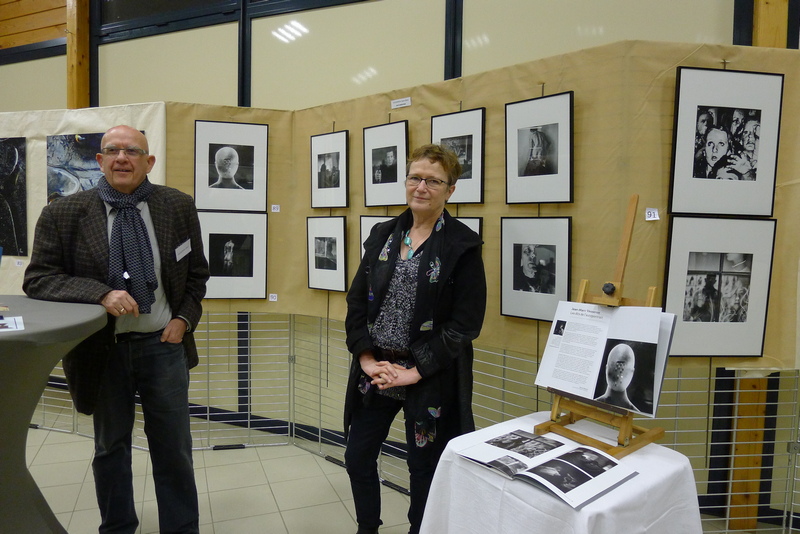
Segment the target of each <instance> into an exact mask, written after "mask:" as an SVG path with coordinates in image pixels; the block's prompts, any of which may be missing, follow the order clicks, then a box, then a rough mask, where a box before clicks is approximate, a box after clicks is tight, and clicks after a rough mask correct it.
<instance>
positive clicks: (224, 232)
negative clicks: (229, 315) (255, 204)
mask: <svg viewBox="0 0 800 534" xmlns="http://www.w3.org/2000/svg"><path fill="white" fill-rule="evenodd" d="M198 216H199V218H200V227H201V228H202V231H203V248H204V249H205V253H206V258H208V269H209V272H210V274H211V278H209V280H208V283H207V284H206V288H207V289H206V297H205V298H207V299H263V298H266V292H267V214H266V213H240V212H234V213H231V212H228V213H224V212H202V211H201V212H199V213H198Z"/></svg>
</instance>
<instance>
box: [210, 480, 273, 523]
mask: <svg viewBox="0 0 800 534" xmlns="http://www.w3.org/2000/svg"><path fill="white" fill-rule="evenodd" d="M208 498H209V500H210V501H211V518H212V519H213V521H214V523H215V524H216V523H217V522H218V521H230V520H233V519H238V518H242V517H249V516H254V515H264V514H272V513H274V512H277V511H278V505H277V503H276V502H275V498H274V497H273V495H272V492H271V491H270V488H269V486H266V485H264V486H254V487H249V488H237V489H230V490H225V491H214V492H211V493H209V494H208Z"/></svg>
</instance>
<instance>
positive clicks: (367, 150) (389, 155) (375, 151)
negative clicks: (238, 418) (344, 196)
mask: <svg viewBox="0 0 800 534" xmlns="http://www.w3.org/2000/svg"><path fill="white" fill-rule="evenodd" d="M406 158H408V121H398V122H391V123H389V124H382V125H380V126H371V127H369V128H364V205H365V206H403V205H405V203H406V186H405V178H406V168H405V165H406Z"/></svg>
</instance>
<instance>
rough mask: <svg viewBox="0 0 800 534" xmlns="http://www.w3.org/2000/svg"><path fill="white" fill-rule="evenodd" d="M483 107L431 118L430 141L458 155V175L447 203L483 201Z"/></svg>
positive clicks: (484, 109) (484, 116) (484, 135)
mask: <svg viewBox="0 0 800 534" xmlns="http://www.w3.org/2000/svg"><path fill="white" fill-rule="evenodd" d="M485 123H486V108H477V109H471V110H468V111H459V112H457V113H448V114H446V115H437V116H435V117H432V118H431V140H432V142H433V143H435V144H441V145H442V146H444V147H446V148H449V149H450V150H452V151H453V152H455V153H456V156H458V162H459V163H460V164H461V175H460V176H459V177H458V182H456V190H455V192H454V193H453V194H452V196H451V197H450V200H448V202H449V203H450V204H480V203H482V202H483V145H484V141H485V139H486V134H485Z"/></svg>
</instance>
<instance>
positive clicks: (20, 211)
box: [0, 137, 28, 256]
mask: <svg viewBox="0 0 800 534" xmlns="http://www.w3.org/2000/svg"><path fill="white" fill-rule="evenodd" d="M25 154H26V144H25V138H24V137H3V138H0V250H5V253H6V256H27V255H28V208H27V202H26V198H27V194H26V191H27V189H26V187H25V184H26V178H27V159H26V157H25Z"/></svg>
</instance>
